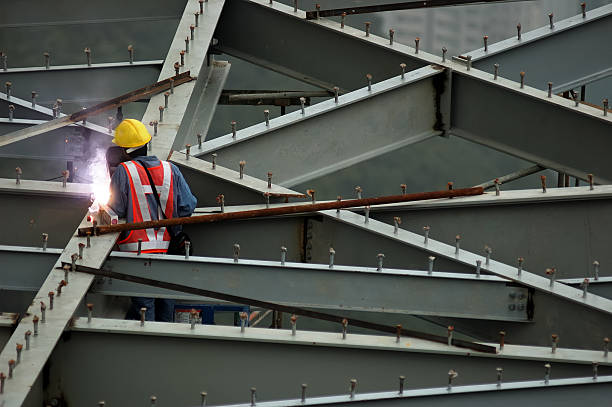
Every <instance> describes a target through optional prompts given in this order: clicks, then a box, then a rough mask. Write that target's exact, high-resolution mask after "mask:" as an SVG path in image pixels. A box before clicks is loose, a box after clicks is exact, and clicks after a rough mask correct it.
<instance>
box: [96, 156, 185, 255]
mask: <svg viewBox="0 0 612 407" xmlns="http://www.w3.org/2000/svg"><path fill="white" fill-rule="evenodd" d="M145 168H146V170H148V172H149V174H150V175H151V178H152V179H153V183H154V184H155V186H156V191H157V193H158V198H159V200H160V204H161V205H160V204H158V203H157V199H156V197H155V195H154V193H153V189H152V188H151V183H150V181H149V176H148V175H147V173H146V170H145ZM108 206H110V207H111V208H112V209H113V210H114V211H115V213H116V214H117V216H118V217H120V218H125V219H126V222H128V223H132V222H143V221H149V220H158V219H162V218H167V219H170V218H175V217H184V216H189V215H191V214H192V213H193V210H194V209H195V206H196V198H195V197H194V196H193V194H192V193H191V191H190V189H189V186H188V185H187V183H186V182H185V179H184V178H183V175H182V174H181V172H180V170H179V169H178V168H177V167H176V166H175V165H174V164H171V163H169V162H167V161H160V160H159V159H158V158H157V157H155V156H146V157H142V156H141V157H136V158H135V159H134V160H132V161H128V162H124V163H121V164H120V165H119V166H118V167H117V170H116V171H115V173H114V174H113V177H112V179H111V199H110V201H109V204H108ZM162 210H163V213H162ZM180 231H181V228H180V226H176V227H173V228H172V230H170V231H168V230H166V229H165V228H161V229H159V230H155V229H146V230H139V231H132V232H130V233H129V234H125V235H123V236H121V238H120V239H119V241H118V244H119V248H120V250H121V251H130V252H136V251H138V247H137V246H138V240H139V239H140V240H141V242H142V243H141V251H142V252H149V253H165V252H166V250H167V249H168V245H169V243H170V237H171V236H176V235H178V234H179V233H180Z"/></svg>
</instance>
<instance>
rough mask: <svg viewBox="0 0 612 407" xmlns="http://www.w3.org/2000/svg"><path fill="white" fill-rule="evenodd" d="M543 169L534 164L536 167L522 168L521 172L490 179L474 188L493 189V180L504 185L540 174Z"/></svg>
mask: <svg viewBox="0 0 612 407" xmlns="http://www.w3.org/2000/svg"><path fill="white" fill-rule="evenodd" d="M545 169H546V168H544V167H542V166H540V165H537V164H536V165H534V166H531V167H529V168H523V169H522V170H518V171H516V172H513V173H511V174H508V175H504V176H503V177H499V178H494V179H492V180H490V181H487V182H483V183H482V184H478V185H476V186H477V187H483V188H484V189H489V188H494V187H495V180H496V179H497V180H498V181H499V183H500V184H505V183H507V182H510V181H514V180H517V179H520V178H523V177H526V176H528V175H531V174H535V173H536V172H540V171H542V170H545Z"/></svg>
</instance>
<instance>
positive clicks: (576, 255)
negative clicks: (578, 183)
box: [370, 185, 612, 278]
mask: <svg viewBox="0 0 612 407" xmlns="http://www.w3.org/2000/svg"><path fill="white" fill-rule="evenodd" d="M501 188H502V189H503V188H504V187H503V185H502V186H501ZM611 212H612V187H610V186H607V185H597V186H596V187H595V189H593V190H590V188H589V187H588V186H586V187H576V188H550V189H547V192H546V193H542V190H541V189H539V190H538V189H531V190H520V191H503V190H502V191H501V194H500V195H499V196H496V195H495V193H494V192H487V193H485V194H484V195H481V196H478V197H474V198H472V197H466V198H461V199H449V200H432V201H428V202H413V203H406V204H397V205H395V204H394V205H383V206H380V207H373V208H372V210H371V212H370V216H371V217H373V218H375V219H377V220H380V221H382V222H385V223H388V224H392V223H393V218H394V217H400V218H401V219H402V224H401V228H404V229H406V230H410V231H412V232H415V233H419V234H422V233H423V227H424V226H429V227H430V228H431V230H430V232H429V233H430V236H432V237H433V238H434V239H436V240H440V241H443V242H448V243H454V241H455V236H457V235H460V236H461V248H463V249H465V250H469V251H471V252H474V253H479V252H481V251H482V250H483V248H484V246H485V245H488V246H489V247H491V248H492V249H493V252H494V255H495V258H496V259H498V260H499V261H501V262H502V263H505V264H508V265H515V264H517V259H518V258H519V257H522V258H524V267H526V268H528V269H529V270H530V272H532V273H534V274H538V275H541V276H545V271H546V269H547V268H550V267H558V271H557V277H558V278H570V277H581V278H584V277H591V276H592V275H593V266H592V264H593V261H595V260H597V261H599V262H600V263H601V264H602V269H601V275H602V276H603V275H606V276H609V275H612V270H610V268H609V267H608V266H606V265H609V264H611V263H612V256H611V255H610V253H609V250H608V249H607V243H606V241H605V239H601V238H599V237H600V236H605V235H606V233H607V230H609V229H610V228H611V227H612V216H611V215H610V213H611ZM568 230H571V233H568V232H567V231H568Z"/></svg>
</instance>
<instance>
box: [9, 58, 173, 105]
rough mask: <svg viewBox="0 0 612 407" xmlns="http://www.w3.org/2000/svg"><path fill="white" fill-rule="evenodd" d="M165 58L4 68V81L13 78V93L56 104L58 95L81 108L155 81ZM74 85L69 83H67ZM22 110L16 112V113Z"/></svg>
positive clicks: (69, 103) (44, 103)
mask: <svg viewBox="0 0 612 407" xmlns="http://www.w3.org/2000/svg"><path fill="white" fill-rule="evenodd" d="M162 62H163V61H159V60H156V61H135V62H134V63H132V64H130V63H129V62H113V63H100V64H91V66H87V65H61V66H51V67H49V69H45V67H29V68H16V69H11V70H9V71H6V72H5V71H2V70H0V81H1V83H4V82H7V81H9V82H11V83H12V86H11V90H12V94H13V95H15V96H18V97H21V98H23V99H31V93H32V92H34V91H35V92H37V97H36V100H37V103H40V104H43V105H47V106H52V105H53V104H54V103H55V101H56V99H58V98H59V99H62V101H63V103H64V104H65V105H66V106H65V108H64V111H66V110H70V109H71V108H72V106H76V107H77V108H80V107H82V106H86V105H87V107H88V106H89V105H92V104H95V103H96V102H100V101H104V100H107V99H110V98H112V97H115V96H116V95H121V94H123V93H125V92H127V91H130V90H132V89H137V88H141V87H143V86H146V85H148V84H150V83H153V82H155V79H156V78H157V77H158V75H159V70H160V68H161V64H162ZM68 84H69V85H70V86H67V85H68ZM18 113H19V112H18V111H17V112H16V115H17V114H18Z"/></svg>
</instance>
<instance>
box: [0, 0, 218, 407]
mask: <svg viewBox="0 0 612 407" xmlns="http://www.w3.org/2000/svg"><path fill="white" fill-rule="evenodd" d="M223 4H224V0H209V1H208V2H207V3H206V10H205V13H204V16H203V18H201V19H200V21H201V23H202V24H203V25H202V26H200V27H199V29H200V30H201V31H200V30H198V32H197V33H196V38H197V39H196V40H195V41H192V48H191V49H192V54H193V55H194V56H195V55H204V54H205V52H204V51H205V50H207V49H208V44H209V43H210V40H211V36H212V30H214V27H215V25H216V23H217V21H218V18H219V15H220V13H221V9H222V7H223ZM197 10H199V3H198V2H197V1H196V0H188V1H187V3H186V7H185V11H184V13H183V17H182V19H181V22H180V23H179V28H178V29H177V32H176V34H175V37H174V40H173V42H172V45H171V47H170V51H171V52H175V51H176V50H177V48H179V47H181V45H182V44H183V42H184V39H185V37H186V36H187V35H189V23H190V21H193V14H192V13H193V11H197ZM203 58H204V57H203V56H199V57H194V58H193V60H191V61H192V62H194V63H195V65H196V67H197V69H196V71H195V73H196V74H199V66H200V65H201V64H198V63H197V61H196V60H197V59H200V61H202V60H203ZM171 60H172V58H171V57H168V58H166V62H165V64H164V66H163V68H162V74H161V75H162V76H163V77H165V76H166V75H167V74H168V73H170V74H169V75H168V76H172V72H173V68H172V62H170V61H171ZM189 60H190V59H189V58H188V61H189ZM193 85H194V84H193V82H191V83H190V85H189V86H187V87H185V88H184V89H187V88H190V89H192V88H193ZM178 89H179V88H178V87H177V89H175V96H176V94H179V95H178V96H183V97H189V95H191V91H190V90H189V92H187V90H185V91H184V92H185V93H183V91H181V92H178V91H177V90H178ZM197 96H199V95H196V97H197ZM159 97H162V96H161V95H160V96H159ZM159 97H158V98H157V99H156V98H155V97H153V98H152V99H151V102H150V103H149V108H151V109H152V106H155V105H156V103H157V102H158V101H159ZM183 108H184V107H183ZM179 111H180V109H179ZM145 117H146V114H145ZM179 123H180V121H179ZM160 133H161V134H159V136H161V137H159V136H158V140H159V139H163V140H164V141H163V142H161V143H159V144H158V147H157V151H158V152H160V153H163V154H162V155H161V158H165V156H166V155H168V153H169V151H170V146H171V145H172V143H173V141H174V135H173V134H172V133H171V132H170V131H169V129H168V128H165V129H164V131H162V132H160ZM174 134H175V133H174ZM164 146H166V147H167V148H168V149H167V150H164V149H165V148H166V147H164ZM86 224H87V219H83V222H82V225H81V226H86ZM116 239H117V234H110V235H108V236H103V237H96V238H95V239H94V240H95V243H93V246H92V248H91V249H89V250H88V251H87V252H86V254H85V255H84V256H83V259H79V260H77V263H78V264H80V265H83V266H87V267H91V268H95V269H97V268H99V267H100V266H101V265H102V263H103V262H104V261H105V260H106V257H107V255H108V253H109V252H110V250H111V249H112V247H113V245H114V244H115V241H116ZM79 243H85V239H83V238H78V237H76V236H73V237H72V239H71V240H70V242H68V245H67V246H66V248H65V249H64V251H63V253H62V255H61V256H60V259H59V260H58V264H57V265H58V266H59V265H61V264H62V262H72V260H71V256H72V255H73V254H74V253H78V250H79V248H78V244H79ZM63 277H64V273H63V272H61V271H56V270H52V271H51V272H50V273H49V276H48V277H47V280H45V283H44V284H43V286H42V287H41V290H40V291H39V293H38V294H37V298H41V299H42V298H47V293H48V292H50V291H52V290H54V289H55V288H56V287H57V284H58V282H59V281H61V279H62V278H63ZM92 281H93V276H91V275H84V274H81V273H73V275H72V276H71V278H70V288H68V289H65V290H64V296H63V297H62V298H61V301H60V300H59V298H58V301H57V305H56V310H55V311H53V313H51V312H52V311H49V315H47V319H48V322H47V324H46V325H44V326H41V331H43V330H44V332H41V334H40V335H39V336H38V338H37V340H36V342H35V343H34V344H33V346H32V349H31V350H30V351H29V353H28V357H31V359H28V361H27V362H25V360H24V362H25V363H23V365H22V366H20V373H19V376H17V377H15V378H14V379H12V382H11V386H10V387H11V389H10V391H9V390H8V389H7V390H5V394H4V395H3V403H4V406H5V407H12V406H21V405H22V404H23V403H24V401H25V400H26V397H27V396H28V393H29V392H30V390H31V389H32V387H33V385H34V383H35V381H36V378H37V377H38V375H39V373H40V371H41V370H42V368H43V366H44V365H45V364H46V362H47V359H48V358H49V356H50V354H51V352H52V350H53V348H54V347H55V344H56V343H57V341H58V339H59V337H60V335H61V334H62V332H63V330H64V328H65V327H66V325H67V324H68V322H69V320H70V319H71V318H72V315H73V314H74V312H75V310H76V307H77V306H78V304H79V303H80V301H81V299H82V298H83V296H84V295H85V293H86V292H87V290H88V289H89V287H90V285H91V283H92ZM35 313H38V304H33V305H32V306H31V307H30V308H29V310H28V317H26V318H24V319H22V320H21V322H20V323H19V325H18V326H17V327H16V329H15V332H14V333H13V335H12V336H11V339H10V340H9V342H8V343H7V345H6V346H5V347H4V349H3V351H2V352H1V353H0V364H2V365H4V366H7V364H8V361H9V359H11V358H12V357H13V352H14V349H15V346H16V343H18V341H21V340H22V338H24V335H25V332H26V331H27V330H30V329H31V328H32V323H33V322H32V319H33V315H34V314H35ZM24 359H25V358H24Z"/></svg>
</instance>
